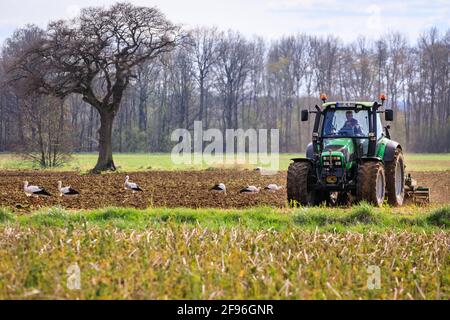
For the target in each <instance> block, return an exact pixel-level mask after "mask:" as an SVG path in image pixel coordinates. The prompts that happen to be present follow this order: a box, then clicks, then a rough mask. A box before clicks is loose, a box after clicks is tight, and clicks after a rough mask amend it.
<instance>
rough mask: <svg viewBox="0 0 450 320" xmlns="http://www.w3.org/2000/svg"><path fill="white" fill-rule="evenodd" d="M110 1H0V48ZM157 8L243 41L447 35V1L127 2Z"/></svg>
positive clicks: (449, 18)
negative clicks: (31, 29)
mask: <svg viewBox="0 0 450 320" xmlns="http://www.w3.org/2000/svg"><path fill="white" fill-rule="evenodd" d="M114 2H116V1H115V0H10V1H8V0H0V42H3V40H4V39H6V38H7V37H8V36H10V35H11V33H12V32H13V31H14V29H16V28H17V27H21V26H23V25H25V24H27V23H34V24H37V25H39V26H41V27H45V26H46V25H47V23H48V22H49V21H50V20H55V19H60V18H69V17H73V16H74V15H76V13H77V12H78V11H79V9H80V8H82V7H86V6H99V5H109V4H112V3H114ZM129 2H132V3H135V4H138V5H145V6H157V7H159V8H160V9H161V10H162V11H163V12H164V13H165V14H166V16H167V17H168V18H169V19H170V20H171V21H173V22H175V23H181V24H183V25H185V26H187V27H193V26H217V27H218V28H219V29H220V30H228V29H233V30H238V31H240V32H242V33H243V34H244V35H246V36H249V37H251V36H252V35H259V36H263V37H264V38H266V39H274V38H275V39H276V38H279V37H281V36H282V35H288V34H294V33H297V32H304V33H307V34H314V35H327V34H333V35H335V36H339V37H340V38H342V39H343V40H344V41H346V42H348V41H352V40H355V39H356V38H357V37H358V36H359V35H365V36H367V37H369V38H370V39H374V38H377V37H379V36H382V35H383V34H385V33H386V32H388V31H401V32H403V33H405V34H406V35H407V36H408V39H409V40H410V41H415V40H416V38H417V37H418V35H420V34H421V33H422V32H423V31H425V30H427V29H429V28H430V27H432V26H435V27H437V28H438V29H439V30H440V32H442V33H443V32H446V31H447V30H448V29H450V0H409V1H408V0H404V1H395V0H392V1H389V0H385V1H367V0H347V1H342V0H130V1H129Z"/></svg>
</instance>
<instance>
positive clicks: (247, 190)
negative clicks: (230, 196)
mask: <svg viewBox="0 0 450 320" xmlns="http://www.w3.org/2000/svg"><path fill="white" fill-rule="evenodd" d="M260 191H261V188H257V187H255V186H247V187H245V188H244V189H242V190H241V191H240V193H258V192H260Z"/></svg>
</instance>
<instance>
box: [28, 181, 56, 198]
mask: <svg viewBox="0 0 450 320" xmlns="http://www.w3.org/2000/svg"><path fill="white" fill-rule="evenodd" d="M23 191H24V192H25V194H26V195H27V197H31V196H35V197H50V196H51V194H50V193H48V192H47V191H46V190H45V189H44V188H43V187H39V186H30V185H28V181H24V182H23Z"/></svg>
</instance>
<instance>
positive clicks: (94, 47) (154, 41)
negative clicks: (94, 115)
mask: <svg viewBox="0 0 450 320" xmlns="http://www.w3.org/2000/svg"><path fill="white" fill-rule="evenodd" d="M180 36H181V33H180V28H179V27H178V26H175V25H173V24H172V23H170V22H169V21H168V20H167V19H166V18H165V16H164V15H163V14H162V13H161V12H160V11H159V10H158V9H156V8H147V7H137V6H133V5H131V4H129V3H117V4H115V5H113V6H111V7H110V8H108V9H104V8H99V7H96V8H94V7H93V8H87V9H83V10H82V11H81V14H80V16H79V17H77V18H76V19H73V20H61V21H56V22H53V23H50V24H49V26H48V29H47V31H46V36H45V39H44V41H42V42H41V43H40V44H39V45H38V46H37V47H35V48H33V50H29V51H28V52H27V54H26V55H24V56H23V57H21V59H19V60H18V62H17V64H16V70H17V69H20V71H21V73H22V74H23V75H25V76H28V77H32V78H33V79H34V80H36V81H35V82H34V83H35V85H36V87H37V88H39V89H41V90H42V91H43V92H46V93H48V94H54V95H57V96H67V95H68V94H72V93H76V94H80V95H82V97H83V100H84V101H85V102H87V103H88V104H90V105H91V106H92V107H94V108H95V109H96V110H97V111H98V112H99V114H100V129H99V157H98V161H97V164H96V166H95V168H94V169H93V171H94V172H100V171H104V170H115V169H116V167H115V165H114V161H113V157H112V128H113V121H114V118H115V117H116V115H117V112H118V110H119V107H120V104H121V102H122V98H123V95H124V92H125V90H126V88H127V87H128V85H129V83H130V80H131V78H133V77H134V76H135V69H136V67H137V66H139V65H140V64H142V63H144V62H146V61H149V60H153V59H155V58H157V57H158V56H160V55H161V54H163V53H165V52H169V51H171V50H172V49H173V48H174V47H175V45H176V44H177V42H178V40H179V39H180ZM29 60H31V61H32V62H33V64H39V65H43V66H44V67H41V68H40V69H39V70H45V72H43V73H42V72H34V71H35V70H30V68H28V66H29V65H30V63H29Z"/></svg>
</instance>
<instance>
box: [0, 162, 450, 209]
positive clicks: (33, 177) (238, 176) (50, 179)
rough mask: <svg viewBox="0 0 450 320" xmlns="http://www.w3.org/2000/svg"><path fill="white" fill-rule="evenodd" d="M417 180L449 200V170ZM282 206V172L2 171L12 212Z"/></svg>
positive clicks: (434, 196) (3, 194)
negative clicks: (254, 189) (274, 188)
mask: <svg viewBox="0 0 450 320" xmlns="http://www.w3.org/2000/svg"><path fill="white" fill-rule="evenodd" d="M126 174H129V175H130V177H131V181H133V182H136V183H138V184H139V185H140V186H141V188H142V189H143V190H144V192H142V193H134V194H133V193H132V192H131V191H127V190H125V189H124V186H123V184H124V180H125V176H126ZM413 178H414V179H416V180H417V181H418V183H419V185H423V186H428V187H430V188H431V200H432V203H436V204H442V203H450V171H442V172H414V173H413ZM25 180H27V181H29V182H30V184H32V185H40V186H44V187H45V188H46V190H47V191H49V192H50V193H51V194H52V195H53V196H52V197H49V198H39V199H36V198H28V197H26V195H25V194H24V192H23V189H22V186H23V181H25ZM58 180H61V181H62V182H63V185H64V186H67V185H70V186H72V188H75V189H76V190H78V191H79V192H80V195H79V196H77V197H74V198H67V197H64V198H60V197H59V193H58V191H57V188H56V184H57V181H58ZM217 183H225V184H226V186H227V195H226V196H225V195H223V194H217V193H213V192H210V191H209V189H210V188H211V187H212V186H214V185H215V184H217ZM270 183H276V184H278V185H281V186H283V189H282V190H280V191H278V192H270V191H266V190H262V191H261V192H260V193H259V194H240V193H239V190H241V189H242V188H243V187H245V186H247V185H255V186H260V187H262V188H264V186H266V185H268V184H270ZM264 205H267V206H273V207H284V206H286V172H280V173H278V174H276V175H271V176H265V175H261V174H260V173H259V172H257V171H250V170H206V171H149V172H138V173H111V174H103V175H93V174H85V175H80V174H79V173H76V172H42V171H0V206H3V207H9V208H11V209H14V211H16V212H29V211H32V210H36V209H39V208H42V207H51V206H62V207H64V208H67V209H94V208H102V207H107V206H120V207H135V208H142V209H143V208H147V207H152V206H153V207H171V208H173V207H190V208H202V207H203V208H205V207H206V208H209V207H211V208H212V207H214V208H245V207H252V206H264Z"/></svg>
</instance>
